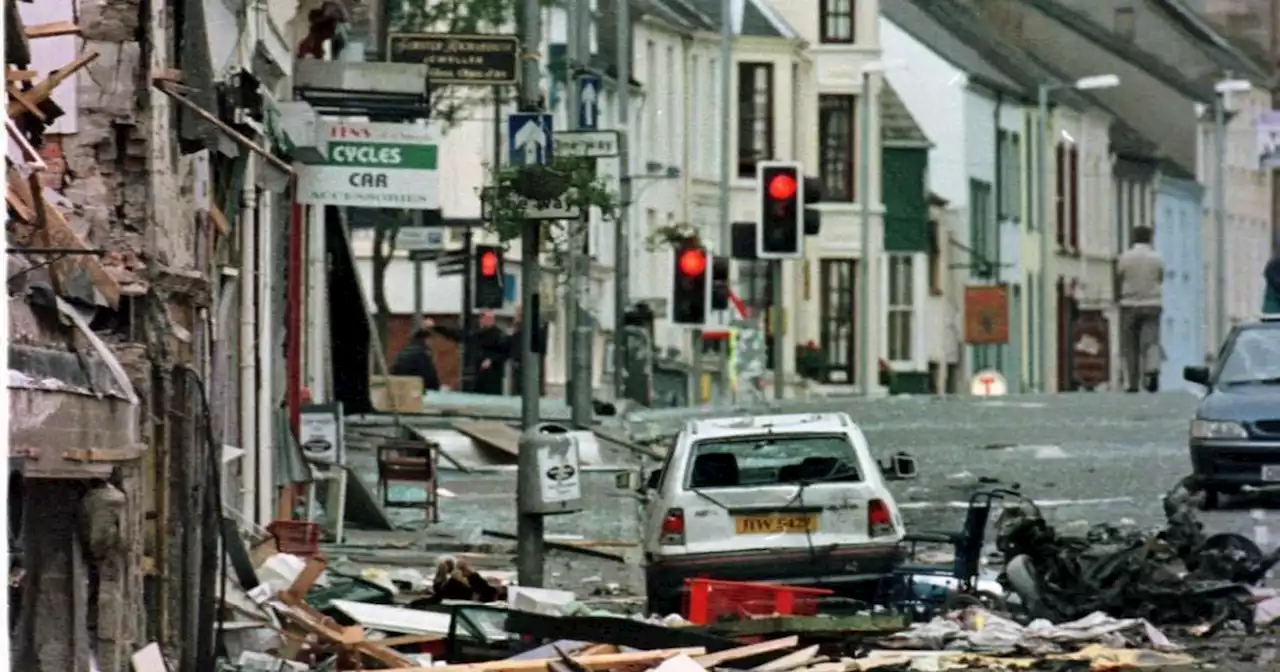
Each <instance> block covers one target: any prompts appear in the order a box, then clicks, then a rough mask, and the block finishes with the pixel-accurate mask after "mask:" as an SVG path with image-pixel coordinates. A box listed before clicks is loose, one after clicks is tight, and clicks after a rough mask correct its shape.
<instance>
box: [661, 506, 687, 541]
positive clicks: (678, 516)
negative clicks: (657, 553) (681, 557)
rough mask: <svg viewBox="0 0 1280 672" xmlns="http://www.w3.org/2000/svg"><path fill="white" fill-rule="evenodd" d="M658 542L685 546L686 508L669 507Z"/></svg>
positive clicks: (663, 519)
mask: <svg viewBox="0 0 1280 672" xmlns="http://www.w3.org/2000/svg"><path fill="white" fill-rule="evenodd" d="M658 543H659V544H660V545H662V546H684V509H667V515H665V516H663V518H662V532H661V534H659V535H658Z"/></svg>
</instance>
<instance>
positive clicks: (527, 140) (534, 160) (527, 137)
mask: <svg viewBox="0 0 1280 672" xmlns="http://www.w3.org/2000/svg"><path fill="white" fill-rule="evenodd" d="M554 150H555V136H554V135H552V130H551V115H549V114H544V113H542V112H516V113H514V114H512V115H510V116H508V117H507V164H508V165H510V166H512V167H515V168H519V167H523V166H538V165H546V164H548V163H551V157H552V155H553V152H554Z"/></svg>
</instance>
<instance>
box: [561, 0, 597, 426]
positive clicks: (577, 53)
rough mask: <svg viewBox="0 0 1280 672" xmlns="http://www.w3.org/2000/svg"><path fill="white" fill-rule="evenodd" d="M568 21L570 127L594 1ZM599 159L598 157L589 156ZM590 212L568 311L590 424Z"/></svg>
mask: <svg viewBox="0 0 1280 672" xmlns="http://www.w3.org/2000/svg"><path fill="white" fill-rule="evenodd" d="M565 11H566V17H565V19H566V20H565V24H566V28H567V29H568V35H567V42H568V44H567V45H566V46H567V47H568V56H569V76H568V77H566V78H565V81H566V84H567V86H568V89H569V91H568V93H569V96H568V98H569V105H568V110H569V128H571V129H572V130H575V131H576V130H579V129H580V128H581V123H580V122H581V116H582V104H583V101H582V99H581V96H580V95H579V94H580V90H579V86H578V76H579V74H580V73H581V72H582V71H583V70H585V69H586V67H587V65H588V63H589V62H590V60H591V40H590V36H591V28H590V26H591V22H590V21H591V3H590V0H568V4H567V6H566V7H565ZM586 160H587V161H591V162H593V163H594V162H595V159H586ZM590 216H591V214H590V212H589V211H588V209H587V208H583V210H582V215H581V216H580V217H579V218H578V221H577V226H576V227H575V228H573V229H571V230H570V235H569V255H568V257H569V285H568V291H567V292H566V294H567V295H568V299H569V300H568V301H566V302H565V306H566V310H565V315H566V317H568V319H567V320H566V322H567V323H568V324H567V325H566V327H567V335H568V338H567V339H565V341H566V344H567V346H568V348H569V353H568V354H569V357H568V358H566V361H567V362H568V363H569V366H570V369H569V375H568V376H567V377H566V382H567V383H568V384H567V385H566V386H565V391H566V392H567V393H568V394H567V397H568V398H567V401H568V402H569V407H570V409H571V410H572V413H573V415H572V419H573V424H574V425H576V426H577V427H587V426H589V425H590V424H591V419H592V413H591V396H592V385H591V350H592V347H591V324H590V321H589V320H588V319H587V318H588V311H587V306H589V305H590V301H589V296H588V294H589V283H590V277H589V274H590V268H591V261H590V256H589V251H588V249H587V235H588V227H589V226H590V222H591V220H590Z"/></svg>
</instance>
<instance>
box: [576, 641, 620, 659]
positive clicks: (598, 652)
mask: <svg viewBox="0 0 1280 672" xmlns="http://www.w3.org/2000/svg"><path fill="white" fill-rule="evenodd" d="M606 653H618V647H617V646H615V645H613V644H592V645H591V646H588V647H587V648H585V649H583V650H581V651H579V652H578V654H577V655H579V656H602V655H604V654H606Z"/></svg>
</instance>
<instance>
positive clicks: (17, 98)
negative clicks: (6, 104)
mask: <svg viewBox="0 0 1280 672" xmlns="http://www.w3.org/2000/svg"><path fill="white" fill-rule="evenodd" d="M5 89H6V90H8V92H9V97H10V98H12V99H13V101H14V102H15V103H18V104H19V105H21V106H22V107H23V108H24V109H25V110H26V111H27V114H30V115H31V116H33V117H35V118H36V119H39V120H40V121H47V120H48V119H49V118H48V117H46V116H45V114H44V112H41V111H40V108H38V107H36V106H35V105H33V104H32V103H31V101H29V100H27V99H26V97H25V96H23V95H22V90H21V89H19V88H18V87H17V86H16V85H14V84H10V85H9V86H7V87H5Z"/></svg>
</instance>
